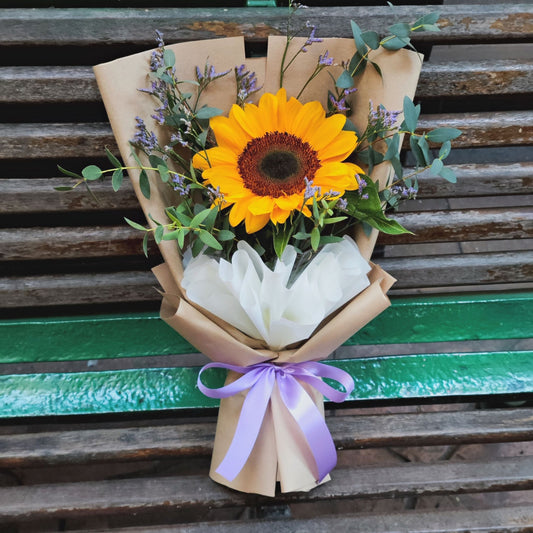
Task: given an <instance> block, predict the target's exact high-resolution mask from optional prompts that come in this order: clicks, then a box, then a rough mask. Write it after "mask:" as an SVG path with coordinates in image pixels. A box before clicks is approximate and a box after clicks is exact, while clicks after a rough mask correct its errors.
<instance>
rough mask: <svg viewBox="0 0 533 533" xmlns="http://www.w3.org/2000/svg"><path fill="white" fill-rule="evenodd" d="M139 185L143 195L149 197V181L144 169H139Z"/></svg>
mask: <svg viewBox="0 0 533 533" xmlns="http://www.w3.org/2000/svg"><path fill="white" fill-rule="evenodd" d="M139 187H140V189H141V192H142V193H143V196H144V197H145V198H147V199H148V200H149V199H150V181H149V179H148V174H146V171H145V170H142V171H141V174H140V175H139Z"/></svg>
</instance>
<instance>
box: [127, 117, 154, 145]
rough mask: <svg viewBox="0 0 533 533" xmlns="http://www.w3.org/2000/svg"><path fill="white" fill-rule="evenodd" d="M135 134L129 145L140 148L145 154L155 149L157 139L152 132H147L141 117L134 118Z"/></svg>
mask: <svg viewBox="0 0 533 533" xmlns="http://www.w3.org/2000/svg"><path fill="white" fill-rule="evenodd" d="M135 122H136V123H137V125H136V128H135V129H136V130H137V131H136V132H135V135H134V136H133V139H130V143H131V144H134V145H135V146H138V147H140V148H142V149H143V150H144V151H145V152H147V153H150V152H151V151H152V150H154V149H155V148H156V147H157V137H156V136H155V134H154V132H152V131H148V129H147V127H146V124H145V123H144V120H143V119H142V118H141V117H135Z"/></svg>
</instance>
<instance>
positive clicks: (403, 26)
mask: <svg viewBox="0 0 533 533" xmlns="http://www.w3.org/2000/svg"><path fill="white" fill-rule="evenodd" d="M388 29H389V31H390V32H391V33H392V34H393V35H396V37H400V38H403V37H409V34H410V33H411V25H410V24H407V23H405V22H398V23H396V24H393V25H392V26H389V28H388Z"/></svg>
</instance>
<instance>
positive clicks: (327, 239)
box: [320, 235, 342, 246]
mask: <svg viewBox="0 0 533 533" xmlns="http://www.w3.org/2000/svg"><path fill="white" fill-rule="evenodd" d="M341 241H342V237H337V236H336V235H321V236H320V246H322V245H323V244H330V243H332V242H341Z"/></svg>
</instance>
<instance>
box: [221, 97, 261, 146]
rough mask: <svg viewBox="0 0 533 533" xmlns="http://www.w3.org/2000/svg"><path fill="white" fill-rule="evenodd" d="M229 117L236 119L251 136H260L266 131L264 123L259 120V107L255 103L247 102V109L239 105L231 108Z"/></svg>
mask: <svg viewBox="0 0 533 533" xmlns="http://www.w3.org/2000/svg"><path fill="white" fill-rule="evenodd" d="M229 118H230V119H231V120H233V121H235V122H236V123H237V124H238V125H239V126H240V127H241V128H242V130H243V131H245V132H246V133H247V134H248V135H249V136H250V138H253V137H260V136H261V135H263V134H264V133H265V129H264V126H263V124H261V122H260V120H258V118H259V115H258V109H257V106H256V105H254V104H247V105H246V107H245V109H243V108H242V107H240V106H238V105H234V106H233V107H232V108H231V111H230V114H229Z"/></svg>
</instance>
